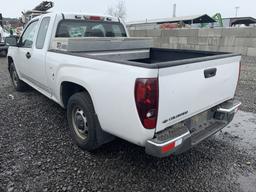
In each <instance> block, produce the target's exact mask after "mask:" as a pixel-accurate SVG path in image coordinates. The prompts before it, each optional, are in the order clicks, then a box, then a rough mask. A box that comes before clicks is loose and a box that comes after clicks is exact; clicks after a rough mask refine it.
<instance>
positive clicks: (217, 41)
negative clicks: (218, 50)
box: [208, 37, 221, 46]
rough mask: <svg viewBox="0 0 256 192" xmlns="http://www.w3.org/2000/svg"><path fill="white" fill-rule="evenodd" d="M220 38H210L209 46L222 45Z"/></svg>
mask: <svg viewBox="0 0 256 192" xmlns="http://www.w3.org/2000/svg"><path fill="white" fill-rule="evenodd" d="M220 40H221V38H220V37H208V45H209V46H219V45H220Z"/></svg>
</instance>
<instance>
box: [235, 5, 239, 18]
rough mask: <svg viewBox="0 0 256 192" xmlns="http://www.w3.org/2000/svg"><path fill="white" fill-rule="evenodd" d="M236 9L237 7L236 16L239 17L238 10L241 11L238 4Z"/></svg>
mask: <svg viewBox="0 0 256 192" xmlns="http://www.w3.org/2000/svg"><path fill="white" fill-rule="evenodd" d="M235 9H236V17H238V11H239V9H240V7H239V6H236V7H235Z"/></svg>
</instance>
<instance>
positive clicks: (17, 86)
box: [10, 63, 28, 91]
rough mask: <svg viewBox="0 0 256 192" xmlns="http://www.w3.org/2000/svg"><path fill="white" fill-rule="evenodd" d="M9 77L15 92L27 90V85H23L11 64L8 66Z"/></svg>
mask: <svg viewBox="0 0 256 192" xmlns="http://www.w3.org/2000/svg"><path fill="white" fill-rule="evenodd" d="M10 76H11V79H12V84H13V87H14V89H15V90H16V91H26V90H27V88H28V85H27V84H26V83H24V82H23V81H22V80H20V78H19V75H18V73H17V71H16V69H15V66H14V64H13V63H11V64H10Z"/></svg>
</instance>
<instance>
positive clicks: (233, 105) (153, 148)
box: [145, 100, 241, 158]
mask: <svg viewBox="0 0 256 192" xmlns="http://www.w3.org/2000/svg"><path fill="white" fill-rule="evenodd" d="M240 105H241V102H239V101H234V100H231V101H227V102H225V103H223V104H221V105H219V106H216V107H214V108H213V109H211V110H212V111H213V119H211V120H210V121H209V123H207V125H206V126H201V125H200V127H198V129H197V130H196V131H194V132H192V131H191V130H190V127H189V126H182V127H170V128H169V129H170V130H169V131H168V134H169V138H168V139H166V138H164V139H161V138H159V137H155V138H153V139H150V140H147V142H146V145H145V150H146V153H147V154H149V155H152V156H155V157H159V158H162V157H167V156H170V155H172V154H174V155H176V154H180V153H183V152H185V151H187V150H189V149H190V148H191V147H193V146H195V145H197V144H198V143H200V142H201V141H203V140H205V139H206V138H208V137H210V136H211V135H213V134H215V133H217V132H218V131H220V130H221V129H223V128H224V127H226V126H227V125H228V124H229V123H230V122H231V121H232V120H233V118H234V115H235V113H236V112H237V111H238V108H239V106H240Z"/></svg>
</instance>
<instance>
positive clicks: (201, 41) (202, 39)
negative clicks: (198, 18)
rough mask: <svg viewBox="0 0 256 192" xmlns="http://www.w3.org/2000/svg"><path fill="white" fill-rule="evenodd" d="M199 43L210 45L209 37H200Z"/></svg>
mask: <svg viewBox="0 0 256 192" xmlns="http://www.w3.org/2000/svg"><path fill="white" fill-rule="evenodd" d="M198 44H199V45H208V37H198Z"/></svg>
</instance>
